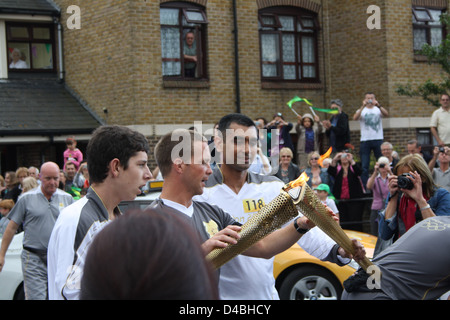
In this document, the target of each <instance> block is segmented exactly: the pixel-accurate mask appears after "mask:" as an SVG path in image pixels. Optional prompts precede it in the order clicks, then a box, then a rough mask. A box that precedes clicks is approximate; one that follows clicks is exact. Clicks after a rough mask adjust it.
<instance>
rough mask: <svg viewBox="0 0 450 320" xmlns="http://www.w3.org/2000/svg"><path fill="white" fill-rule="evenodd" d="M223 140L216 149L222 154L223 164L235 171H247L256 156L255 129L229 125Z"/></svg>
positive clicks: (233, 124) (256, 139) (234, 124)
mask: <svg viewBox="0 0 450 320" xmlns="http://www.w3.org/2000/svg"><path fill="white" fill-rule="evenodd" d="M223 138H224V139H225V140H222V141H223V143H221V144H220V147H219V148H218V150H219V152H222V153H223V163H224V164H226V165H229V166H230V167H233V168H234V169H235V170H237V171H244V170H247V169H248V168H249V167H250V165H251V163H252V162H253V160H254V159H255V156H256V151H257V142H258V136H257V132H256V128H255V127H254V126H251V127H245V126H243V125H239V124H237V123H231V124H230V127H229V128H228V129H227V131H226V135H225V137H223Z"/></svg>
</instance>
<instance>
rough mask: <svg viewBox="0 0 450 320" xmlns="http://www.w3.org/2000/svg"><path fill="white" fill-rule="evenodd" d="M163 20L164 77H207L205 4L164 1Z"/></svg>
mask: <svg viewBox="0 0 450 320" xmlns="http://www.w3.org/2000/svg"><path fill="white" fill-rule="evenodd" d="M160 23H161V55H162V74H163V77H164V79H181V80H194V79H202V78H203V79H205V78H206V77H207V75H206V49H205V48H206V25H207V23H208V20H207V19H206V14H205V11H204V10H203V8H202V7H200V6H197V5H193V4H190V3H189V4H188V3H183V2H170V3H165V4H162V5H161V8H160Z"/></svg>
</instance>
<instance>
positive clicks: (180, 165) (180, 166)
mask: <svg viewBox="0 0 450 320" xmlns="http://www.w3.org/2000/svg"><path fill="white" fill-rule="evenodd" d="M172 166H173V168H175V171H176V172H177V173H183V170H184V162H183V160H182V159H181V158H176V159H175V160H174V161H173V163H172Z"/></svg>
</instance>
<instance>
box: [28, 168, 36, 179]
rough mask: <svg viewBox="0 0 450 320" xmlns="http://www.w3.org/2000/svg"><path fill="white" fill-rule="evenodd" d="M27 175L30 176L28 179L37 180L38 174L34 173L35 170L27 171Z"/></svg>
mask: <svg viewBox="0 0 450 320" xmlns="http://www.w3.org/2000/svg"><path fill="white" fill-rule="evenodd" d="M28 174H29V175H30V177H33V178H35V179H37V178H38V174H37V172H36V168H31V169H28Z"/></svg>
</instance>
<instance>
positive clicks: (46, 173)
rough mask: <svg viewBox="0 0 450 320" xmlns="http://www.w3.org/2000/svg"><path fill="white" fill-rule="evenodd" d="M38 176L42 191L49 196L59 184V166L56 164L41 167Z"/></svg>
mask: <svg viewBox="0 0 450 320" xmlns="http://www.w3.org/2000/svg"><path fill="white" fill-rule="evenodd" d="M40 178H41V190H42V193H44V195H45V196H47V197H51V196H52V195H53V194H54V193H55V192H56V189H58V186H59V168H58V167H56V166H49V167H46V168H45V169H44V168H43V169H42V172H41V174H40Z"/></svg>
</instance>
